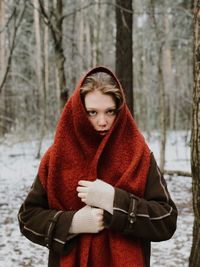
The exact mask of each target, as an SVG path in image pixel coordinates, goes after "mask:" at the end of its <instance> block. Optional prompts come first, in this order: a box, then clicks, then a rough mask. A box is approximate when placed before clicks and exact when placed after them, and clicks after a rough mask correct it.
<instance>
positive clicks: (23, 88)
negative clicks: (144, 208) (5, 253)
mask: <svg viewBox="0 0 200 267" xmlns="http://www.w3.org/2000/svg"><path fill="white" fill-rule="evenodd" d="M199 10H200V1H198V0H191V1H189V0H175V1H174V0H168V1H167V0H163V1H159V0H125V1H123V0H110V1H107V0H94V1H91V0H73V1H72V0H65V1H63V0H52V1H43V0H0V151H1V155H0V164H2V165H0V166H1V168H2V171H1V170H0V179H1V180H0V183H1V188H3V187H4V186H5V185H4V181H5V180H6V178H5V177H6V175H7V172H6V169H4V167H2V166H3V165H4V162H5V158H3V156H4V154H6V153H7V152H6V151H7V149H9V147H11V146H12V145H11V144H15V145H16V144H20V143H22V142H28V144H29V145H30V147H32V145H31V144H32V142H35V143H34V144H35V146H34V149H33V151H32V150H31V151H32V152H31V153H32V155H33V157H34V160H36V161H37V163H38V160H39V159H40V157H41V156H42V154H43V152H44V148H43V146H46V142H47V143H48V142H49V141H47V140H49V138H50V139H51V138H52V136H53V134H54V131H55V128H56V125H57V122H58V119H59V116H60V114H61V112H62V109H63V107H64V105H65V103H66V102H67V100H68V98H69V97H70V96H71V94H72V93H73V91H74V89H75V87H76V84H77V82H78V81H79V78H80V76H81V75H83V74H84V73H85V72H86V71H87V70H88V69H90V68H91V67H95V66H107V67H109V68H110V69H112V70H113V71H114V72H115V73H116V74H117V76H118V77H119V80H120V81H121V83H122V86H123V88H124V90H125V95H126V100H127V104H128V106H129V109H130V111H131V113H132V114H133V117H134V119H135V121H136V123H137V125H138V127H139V129H140V130H141V131H142V132H143V133H144V135H145V137H146V138H147V140H148V141H149V142H151V141H152V140H154V139H153V138H155V136H156V138H157V139H156V140H157V141H158V148H157V155H158V163H159V167H160V170H161V171H162V172H163V173H164V174H165V175H166V177H168V178H169V177H173V178H169V179H185V178H184V177H187V178H186V179H187V181H188V180H189V181H190V186H189V187H190V188H189V189H188V190H189V191H191V192H192V194H191V196H190V197H191V199H190V201H191V203H190V204H191V208H192V206H193V211H194V213H193V214H192V215H191V216H192V218H194V228H193V234H192V235H191V237H190V238H191V239H190V240H192V242H191V246H190V247H189V248H188V249H189V253H190V255H188V259H187V260H186V261H187V262H184V264H185V265H183V263H180V264H179V265H178V264H176V263H173V259H172V263H170V264H171V265H169V264H168V265H163V264H161V265H158V264H155V265H152V266H155V267H158V266H168V267H169V266H190V267H197V266H200V255H198V254H199V253H198V249H199V247H200V217H199V214H200V210H199V207H200V199H199V195H200V167H199V166H200V133H199V131H198V129H199V125H200V79H199V74H200V66H199V57H200V45H199V43H200V42H199V40H200V11H199ZM172 133H175V135H177V136H179V133H180V135H181V136H182V135H183V136H182V140H183V139H184V142H183V143H181V144H180V145H181V146H184V147H186V149H187V151H189V154H188V155H189V161H188V162H189V165H187V166H188V167H187V168H186V169H185V168H184V167H183V168H182V167H181V165H178V164H177V165H176V166H175V167H174V168H172V165H170V164H168V162H169V158H170V152H169V146H168V145H169V140H171V139H170V136H171V134H172ZM50 142H51V141H50ZM44 144H45V145H44ZM26 149H27V148H26ZM26 149H25V150H26ZM31 149H32V148H31ZM172 149H173V146H172ZM188 149H189V150H188ZM8 153H11V152H8ZM12 153H14V152H12ZM12 153H11V154H10V155H11V156H10V157H12ZM21 153H25V152H23V151H22V152H20V151H18V150H17V152H16V155H15V154H14V157H16V159H17V155H18V154H19V157H20V155H21ZM187 153H188V152H187ZM171 160H172V158H171ZM8 161H9V157H8ZM188 162H187V164H188ZM37 163H35V161H34V163H33V165H35V164H37ZM190 164H191V165H190ZM23 176H25V175H24V174H23ZM174 177H175V178H174ZM33 178H34V177H32V179H33ZM30 179H31V178H30ZM30 185H31V182H30V181H29V184H27V181H26V186H25V185H24V186H23V189H25V190H28V189H27V188H28V186H30ZM20 190H22V189H20ZM0 192H1V194H4V192H5V191H4V190H3V189H1V191H0ZM19 194H20V193H19ZM18 197H19V199H21V198H22V192H21V196H18ZM4 204H5V201H4V196H3V195H2V196H1V198H0V206H1V207H2V208H3V209H4ZM5 205H6V207H7V206H9V204H8V203H7V204H5ZM12 205H13V204H12ZM16 208H17V207H16ZM6 216H7V215H6ZM1 224H2V225H4V226H3V227H6V226H5V225H6V223H5V221H4V222H3V221H1ZM4 229H5V228H4ZM8 249H9V248H8ZM190 250H191V251H190ZM0 262H1V260H0ZM174 262H175V261H174ZM4 263H5V262H4ZM15 264H16V265H15V266H35V265H34V264H33V265H31V261H30V262H29V263H28V264H27V265H26V263H23V261H21V263H19V262H18V263H15ZM17 264H18V265H17ZM7 266H9V264H7ZM38 266H40V265H38ZM41 266H44V265H41Z"/></svg>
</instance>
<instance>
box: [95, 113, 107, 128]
mask: <svg viewBox="0 0 200 267" xmlns="http://www.w3.org/2000/svg"><path fill="white" fill-rule="evenodd" d="M97 123H98V125H99V126H105V125H106V117H105V115H103V114H102V115H99V117H98V121H97Z"/></svg>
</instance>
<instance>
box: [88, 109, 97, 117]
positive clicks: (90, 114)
mask: <svg viewBox="0 0 200 267" xmlns="http://www.w3.org/2000/svg"><path fill="white" fill-rule="evenodd" d="M87 113H88V115H89V116H90V117H94V116H95V115H96V114H97V112H96V111H95V110H88V111H87Z"/></svg>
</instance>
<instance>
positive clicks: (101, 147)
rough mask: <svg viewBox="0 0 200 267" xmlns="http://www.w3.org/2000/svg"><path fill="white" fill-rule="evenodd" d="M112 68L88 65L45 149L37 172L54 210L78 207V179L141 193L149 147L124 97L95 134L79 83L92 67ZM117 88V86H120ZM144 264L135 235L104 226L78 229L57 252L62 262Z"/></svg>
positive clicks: (107, 266)
mask: <svg viewBox="0 0 200 267" xmlns="http://www.w3.org/2000/svg"><path fill="white" fill-rule="evenodd" d="M99 71H101V72H106V73H108V74H110V75H112V76H113V77H114V79H115V80H116V82H117V83H118V84H119V87H120V89H121V85H120V83H119V81H118V80H117V78H116V77H115V76H114V74H113V73H112V72H111V71H110V70H108V69H107V68H104V67H97V68H94V69H92V70H91V71H89V72H88V73H87V74H86V75H85V76H84V77H83V78H82V79H81V80H80V82H79V83H78V85H77V87H76V89H75V91H74V93H73V95H72V96H71V97H70V99H69V100H68V102H67V103H66V105H65V107H64V110H63V113H62V115H61V118H60V121H59V123H58V126H57V130H56V135H55V139H54V143H53V145H52V146H51V147H50V148H49V150H48V151H47V152H46V154H45V155H44V157H43V159H42V161H41V164H40V168H39V177H40V180H41V183H42V184H43V186H44V187H45V189H46V190H47V194H48V201H49V206H50V208H52V209H57V210H63V211H68V210H78V209H80V208H81V207H83V203H81V201H80V199H79V198H78V197H77V192H76V187H77V184H78V181H79V180H81V179H84V180H89V181H93V180H95V179H96V178H98V179H102V180H103V181H105V182H108V183H110V184H111V185H113V186H116V187H119V188H122V189H124V190H126V191H127V192H132V193H133V194H135V195H137V196H139V197H142V196H143V195H144V191H145V186H146V178H147V174H148V169H149V162H150V152H149V149H148V146H147V145H146V143H145V141H144V138H143V136H142V135H141V133H140V132H139V130H138V128H137V126H136V124H135V122H134V120H133V118H132V116H131V114H130V112H129V111H128V108H127V106H126V104H125V103H123V106H122V108H121V109H120V111H119V113H118V114H117V118H116V120H115V122H114V124H113V126H112V128H111V129H110V131H109V132H108V133H107V134H106V136H104V137H102V136H100V135H99V134H98V133H97V132H96V131H95V129H94V128H93V126H92V125H91V123H90V122H89V120H88V118H87V113H86V111H85V109H84V106H83V104H82V102H81V98H80V87H81V84H82V83H83V81H84V79H85V77H86V76H88V75H90V74H92V73H94V72H99ZM121 90H122V89H121ZM76 266H81V267H88V266H92V267H102V266H104V267H111V266H114V267H122V266H124V267H136V266H137V267H143V266H144V258H143V252H142V248H141V244H140V240H139V239H137V238H134V237H128V236H125V235H124V234H122V233H120V232H114V231H111V230H108V229H106V230H103V231H102V232H100V233H99V234H82V235H80V236H79V239H78V243H77V246H76V247H74V248H73V249H72V251H71V252H70V253H69V255H67V256H64V257H62V258H61V267H76Z"/></svg>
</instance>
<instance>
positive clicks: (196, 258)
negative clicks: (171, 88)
mask: <svg viewBox="0 0 200 267" xmlns="http://www.w3.org/2000/svg"><path fill="white" fill-rule="evenodd" d="M194 10H195V19H194V69H193V71H194V87H193V119H192V147H191V167H192V177H193V183H192V192H193V209H194V226H193V243H192V250H191V254H190V260H189V266H190V267H198V266H200V253H199V248H200V227H199V225H200V131H199V129H200V60H199V59H200V0H195V1H194Z"/></svg>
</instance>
